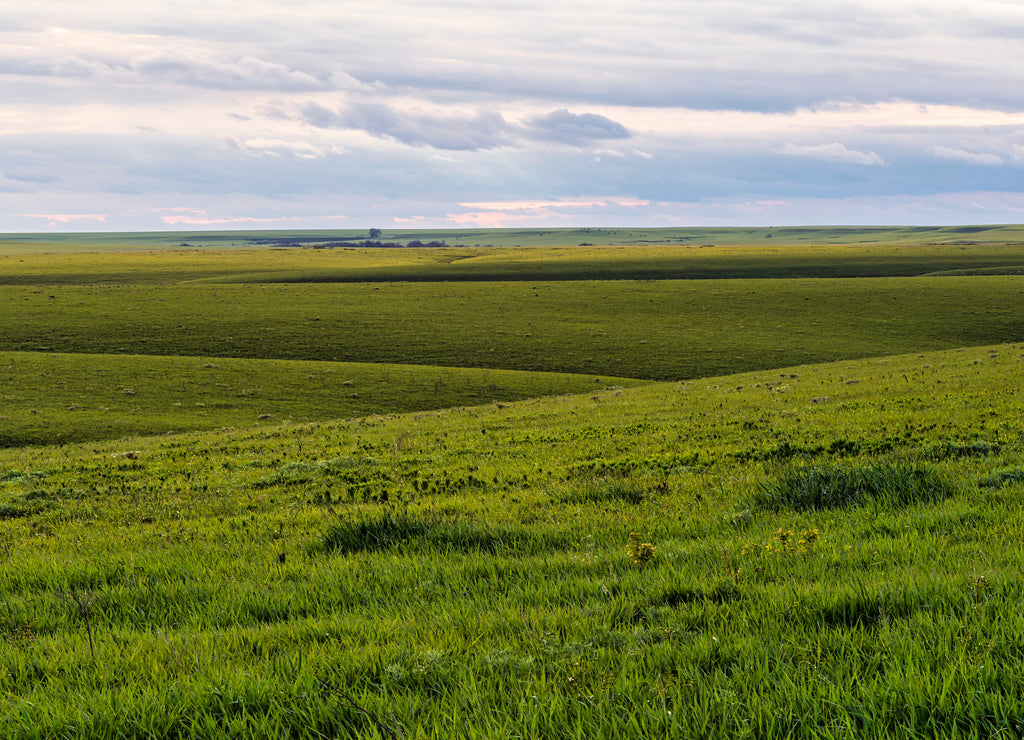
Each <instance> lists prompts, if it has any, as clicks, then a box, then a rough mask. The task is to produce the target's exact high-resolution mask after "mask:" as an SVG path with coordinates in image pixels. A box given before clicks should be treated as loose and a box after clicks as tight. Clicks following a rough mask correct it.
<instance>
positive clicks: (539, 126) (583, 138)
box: [271, 102, 630, 151]
mask: <svg viewBox="0 0 1024 740" xmlns="http://www.w3.org/2000/svg"><path fill="white" fill-rule="evenodd" d="M271 112H272V113H273V111H271ZM300 116H301V120H302V121H303V122H304V123H306V124H308V125H310V126H314V127H316V128H335V129H354V130H358V131H365V132H366V133H369V134H371V135H373V136H380V137H385V138H388V139H392V140H394V141H399V142H401V143H403V144H408V145H410V146H429V147H432V148H434V149H446V150H453V151H477V150H481V149H495V148H498V147H503V146H512V145H514V144H516V143H517V142H520V141H530V140H532V141H539V142H552V143H559V144H573V145H583V144H587V143H589V142H592V141H594V140H600V139H625V138H629V136H630V133H629V131H627V130H626V128H625V127H624V126H623V125H622V124H620V123H617V122H615V121H613V120H611V119H610V118H607V117H605V116H601V115H597V114H596V113H580V114H577V113H570V112H569V111H568V110H565V109H560V110H556V111H552V112H550V113H546V114H544V115H539V116H532V117H530V118H528V119H527V120H526V121H525V122H524V123H514V122H509V121H507V120H506V119H505V117H504V116H502V114H501V113H498V112H496V111H477V112H476V113H474V114H459V113H453V114H449V115H435V114H425V113H416V112H406V111H402V110H399V109H397V108H396V107H394V106H390V105H387V104H384V103H371V102H359V103H353V104H350V105H348V106H346V107H345V108H343V109H341V110H332V109H330V108H326V107H324V106H323V105H320V104H319V103H307V104H306V105H304V106H303V107H302V109H301V114H300Z"/></svg>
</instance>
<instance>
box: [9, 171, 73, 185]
mask: <svg viewBox="0 0 1024 740" xmlns="http://www.w3.org/2000/svg"><path fill="white" fill-rule="evenodd" d="M3 176H4V177H6V178H7V179H8V180H14V181H15V182H27V183H40V184H47V183H54V182H60V178H59V177H57V176H56V175H52V174H49V173H39V172H4V173H3Z"/></svg>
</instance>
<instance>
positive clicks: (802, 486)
mask: <svg viewBox="0 0 1024 740" xmlns="http://www.w3.org/2000/svg"><path fill="white" fill-rule="evenodd" d="M955 492H956V489H955V487H954V486H953V484H952V483H950V482H949V481H948V480H946V479H945V478H944V477H943V476H942V475H940V474H939V473H938V472H937V471H936V470H935V469H934V468H930V467H925V466H923V465H913V464H907V463H890V462H877V463H866V464H865V463H858V464H828V465H813V466H806V467H802V466H797V467H791V468H787V469H786V470H784V471H783V472H782V473H781V474H780V475H779V476H778V477H777V478H776V479H775V480H774V481H772V482H770V483H763V484H761V486H760V490H759V491H758V492H757V493H756V494H755V496H754V505H755V506H757V507H758V508H761V509H770V510H782V509H791V510H796V511H802V510H806V509H838V508H843V507H847V506H859V505H861V504H866V503H877V504H880V505H882V506H907V505H913V504H929V503H935V502H938V501H942V500H943V499H946V498H949V497H950V496H952V495H953V494H954V493H955Z"/></svg>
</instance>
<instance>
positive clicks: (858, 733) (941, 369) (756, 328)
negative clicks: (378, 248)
mask: <svg viewBox="0 0 1024 740" xmlns="http://www.w3.org/2000/svg"><path fill="white" fill-rule="evenodd" d="M971 228H974V227H971ZM595 231H597V230H595ZM905 231H906V233H905V234H904V236H905V237H906V238H907V239H910V238H911V237H913V238H914V239H920V240H921V241H922V244H921V246H920V251H919V252H916V253H914V254H911V253H912V252H913V251H914V250H908V248H907V245H905V244H904V245H901V244H897V243H895V240H894V239H893V233H894V232H893V231H892V230H890V231H887V232H885V233H874V232H869V231H861V232H860V233H859V238H863V239H868V238H874V237H876V236H877V237H879V238H883V237H884V238H885V239H888V240H889V241H888V243H887V244H874V245H870V244H869V245H865V246H863V247H855V246H843V245H837V246H831V247H830V246H827V245H825V244H824V243H823V242H820V241H819V244H816V245H806V244H804V243H803V242H798V241H796V240H797V239H802V238H803V237H805V236H808V234H809V233H810V232H803V231H800V232H793V233H791V234H789V235H788V237H786V238H789V239H792V240H793V242H792V243H791V244H790V245H788V246H787V247H783V248H778V246H779V244H781V243H782V239H783V238H784V235H783V234H781V233H780V232H781V230H773V232H774V237H773V241H772V251H766V250H759V249H753V248H751V247H743V246H737V247H716V248H707V249H701V250H697V249H693V250H690V249H689V248H683V249H684V250H685V252H686V254H690V253H691V252H692V253H694V254H697V253H702V254H703V255H704V256H701V257H700V259H701V260H704V261H705V262H704V264H705V266H706V268H707V269H708V270H710V271H716V272H717V273H719V278H717V279H705V278H706V276H700V275H692V276H691V279H685V278H682V277H680V275H679V273H678V272H672V271H675V270H681V269H683V268H684V267H685V268H686V269H691V268H692V266H693V264H695V263H690V262H687V260H689V259H690V257H688V256H687V257H685V258H683V257H680V260H679V264H678V265H671V264H669V265H668V266H666V267H665V268H664V269H666V270H668V272H666V273H665V274H669V273H672V274H673V277H672V279H657V280H655V279H644V280H635V279H630V278H629V277H628V275H629V274H630V270H635V269H641V268H642V269H645V270H649V269H654V268H657V267H658V265H661V264H662V263H663V262H665V263H671V258H672V257H673V255H675V254H676V252H677V250H678V249H680V248H673V249H667V248H664V247H636V248H635V249H634V250H618V249H605V250H600V249H590V248H581V249H580V251H573V250H565V249H546V248H541V247H536V248H529V249H526V248H524V249H521V250H513V249H505V248H500V249H499V248H495V249H493V250H483V249H481V250H480V253H479V254H474V255H473V256H471V257H467V258H459V259H458V260H452V261H451V262H447V263H446V262H444V259H446V258H447V257H450V256H458V255H459V254H461V252H459V251H458V250H437V251H436V252H433V253H430V252H429V250H423V251H421V252H409V253H406V254H403V253H402V252H403V251H404V250H385V251H382V252H374V251H367V250H347V249H346V250H301V249H276V250H259V249H251V250H248V251H246V250H238V251H234V252H231V251H223V250H216V251H209V252H195V253H187V252H181V251H175V250H165V251H153V252H151V253H150V252H124V253H115V252H113V251H111V252H96V253H86V252H83V253H81V254H73V253H70V252H69V253H67V254H52V255H33V254H27V253H26V254H22V255H20V256H8V257H6V258H4V259H0V316H2V317H3V318H2V319H0V399H2V404H3V405H2V406H0V441H2V442H3V444H0V736H2V737H10V738H51V737H68V738H73V737H89V738H123V737H167V738H207V737H210V738H220V737H223V738H228V737H231V738H235V737H249V738H272V737H273V738H278V737H293V738H333V737H352V738H357V737H358V738H364V737H365V738H388V739H391V738H400V737H401V738H417V737H438V738H552V737H559V738H561V737H566V738H595V737H609V738H612V737H621V738H635V737H719V738H744V737H746V738H776V737H780V738H782V737H791V738H848V737H873V738H874V737H877V738H883V737H885V738H905V737H1016V736H1019V734H1020V732H1021V730H1020V728H1021V727H1024V657H1022V656H1024V653H1022V646H1024V613H1022V612H1021V609H1020V603H1021V599H1022V597H1024V575H1022V574H1024V510H1022V501H1024V497H1022V494H1024V424H1022V418H1024V399H1022V396H1021V394H1020V390H1019V389H1020V384H1021V379H1022V378H1024V374H1022V367H1024V365H1022V363H1024V300H1022V299H1024V277H1022V276H1019V275H1015V274H1013V269H1012V266H1013V264H1014V260H1016V259H1017V257H1016V255H1017V254H1018V253H1019V252H1018V251H1017V250H1018V249H1019V246H1013V245H1009V244H1008V245H1005V246H998V247H997V246H993V245H991V244H989V245H984V244H981V245H955V246H952V247H951V246H949V245H946V246H941V247H940V246H936V245H935V244H937V243H938V242H939V241H940V238H941V239H951V240H953V239H954V238H955V237H957V236H959V238H960V239H961V240H962V239H968V238H975V237H977V240H979V241H983V240H984V238H985V233H984V232H972V234H971V235H967V234H966V232H957V231H955V230H954V229H952V228H950V229H943V230H939V232H938V233H934V232H933V233H931V235H930V237H929V238H930V239H931V240H932V242H934V243H935V244H933V245H932V246H928V245H927V244H924V243H923V242H924V239H925V236H927V235H926V234H924V232H912V231H910V230H905ZM761 233H762V236H761V238H762V239H763V238H764V237H763V234H764V233H765V232H764V231H762V232H761ZM998 233H999V234H1000V235H1001V237H1002V238H1003V239H1004V240H1005V241H1006V242H1010V241H1012V240H1011V239H1010V238H1009V237H1008V236H1007V235H1008V234H1012V233H1014V230H1013V229H1010V228H1001V229H1000V230H999V232H998ZM730 234H731V236H732V237H733V238H737V233H736V232H730ZM814 234H816V238H817V239H819V240H821V239H822V238H823V237H824V236H828V233H827V232H825V231H823V230H815V231H814ZM851 234H852V232H850V233H847V232H845V231H843V230H838V231H836V232H835V233H834V236H835V238H836V239H840V238H844V239H845V238H847V237H849V238H852V236H851ZM52 236H53V235H48V237H52ZM227 236H228V235H225V239H226V238H227ZM233 236H234V238H235V239H236V240H237V241H239V242H242V241H244V240H245V239H246V238H248V237H244V236H243V235H239V234H235V235H233ZM480 236H481V238H482V237H483V235H480ZM563 236H566V235H563ZM73 238H77V237H69V239H73ZM136 238H137V237H135V236H132V235H129V236H125V237H123V241H116V240H115V241H111V242H108V243H106V244H107V245H108V246H111V247H119V246H124V245H125V244H127V243H128V242H132V240H133V239H136ZM153 239H156V237H153ZM182 240H184V239H182ZM581 241H582V239H581ZM68 243H74V244H79V245H80V246H81V245H82V244H85V242H73V241H71V242H68ZM132 243H135V242H132ZM594 243H595V244H596V243H597V241H596V240H595V241H594ZM150 246H152V244H151V245H150ZM171 246H173V245H171ZM555 246H560V245H557V244H556V245H555ZM961 247H965V248H964V249H961ZM776 248H778V250H777V251H776ZM915 249H916V248H915ZM958 253H962V254H960V255H959V256H958ZM346 255H347V256H346ZM605 258H606V259H605ZM788 258H792V259H788ZM342 259H344V260H350V261H351V262H352V264H350V265H348V266H346V267H345V270H346V271H347V272H346V273H345V274H346V275H348V277H347V278H345V280H344V281H338V282H336V281H337V280H338V276H339V274H340V273H339V271H338V270H339V268H338V266H337V265H335V264H332V262H334V261H337V260H342ZM695 259H696V258H695ZM21 260H24V262H22V261H21ZM793 260H796V262H799V263H800V264H801V265H802V267H801V269H804V270H809V271H810V273H809V274H808V275H803V276H800V277H794V275H793V269H794V268H793V265H794V264H795V263H796V262H794V261H793ZM417 261H419V262H417ZM463 262H465V263H466V266H465V268H464V269H465V270H466V274H464V275H463V276H462V277H459V278H455V279H448V278H445V277H444V275H445V274H448V275H450V274H451V273H450V272H448V273H446V271H450V270H451V269H454V268H453V267H451V266H452V265H459V264H460V263H463ZM1022 263H1024V262H1017V263H1016V264H1022ZM840 264H842V265H844V266H842V267H841V268H840V267H837V265H840ZM853 264H858V265H867V266H870V265H872V264H874V265H875V268H872V269H876V270H877V271H878V272H880V273H881V274H880V275H878V276H873V277H857V278H854V277H845V278H841V277H837V275H838V274H847V272H848V271H849V266H850V265H853ZM910 264H913V270H910V271H908V268H907V265H910ZM417 265H419V267H417ZM495 265H501V266H502V267H501V269H502V270H505V271H506V273H507V274H506V277H505V278H503V279H501V280H495V279H494V275H493V274H491V275H490V279H488V280H482V279H480V278H481V277H482V276H483V275H487V274H490V273H489V272H488V271H491V270H494V269H495V267H494V266H495ZM637 266H640V267H637ZM738 267H740V268H742V269H738ZM418 269H422V271H423V275H422V276H421V277H426V276H433V278H432V279H431V280H425V279H416V278H410V279H409V280H407V281H405V280H403V281H399V280H397V279H395V280H392V279H390V278H389V279H388V280H383V281H381V280H379V279H378V278H379V277H380V275H382V274H384V273H385V272H387V271H395V270H398V271H406V272H407V273H410V274H411V273H413V272H415V271H416V270H418ZM459 269H463V268H459ZM753 269H757V270H760V271H761V272H760V277H759V278H757V279H753V278H751V277H750V271H751V270H753ZM858 269H860V268H858ZM595 270H596V271H597V274H600V275H603V276H604V279H600V280H593V279H589V278H587V275H589V274H592V273H593V272H594V271H595ZM950 270H955V271H960V272H962V273H964V274H954V275H949V274H946V275H932V274H931V273H936V272H948V271H950ZM360 271H361V272H362V273H363V274H366V275H374V274H375V275H377V277H371V278H368V281H366V282H360V281H358V280H355V278H354V277H353V276H357V275H358V273H360ZM964 271H966V272H964ZM991 272H995V273H999V274H994V275H993V274H988V273H991ZM546 273H547V274H548V276H549V279H546V280H539V279H537V280H535V279H533V278H529V279H524V275H527V274H546ZM551 273H554V274H551ZM725 273H728V274H730V275H733V277H732V279H721V278H722V274H725ZM974 273H980V274H974ZM389 274H391V273H389ZM513 274H514V275H515V276H512V275H513ZM261 275H262V276H263V277H262V278H261V277H259V276H261ZM268 275H269V276H270V277H269V278H268ZM275 275H276V277H274V276H275ZM474 275H475V277H474ZM289 276H290V277H289ZM296 276H301V277H302V279H301V280H295V281H293V279H294V278H296ZM321 278H323V280H321ZM692 278H702V279H692ZM284 279H287V281H288V282H274V280H284ZM265 280H266V282H265ZM225 281H226V282H225ZM565 373H574V374H565ZM623 378H632V379H633V380H623ZM652 381H661V382H652Z"/></svg>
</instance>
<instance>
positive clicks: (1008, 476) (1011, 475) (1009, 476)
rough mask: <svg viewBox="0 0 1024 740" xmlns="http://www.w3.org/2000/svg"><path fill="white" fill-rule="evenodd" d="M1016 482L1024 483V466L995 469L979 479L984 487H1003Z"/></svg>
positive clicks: (979, 482) (979, 483)
mask: <svg viewBox="0 0 1024 740" xmlns="http://www.w3.org/2000/svg"><path fill="white" fill-rule="evenodd" d="M1014 483H1024V467H1021V466H1020V465H1014V466H1011V467H1008V468H999V470H993V471H992V473H991V474H989V475H986V476H985V477H984V478H982V479H981V480H980V481H978V485H980V486H983V487H984V488H1002V487H1004V486H1009V485H1013V484H1014Z"/></svg>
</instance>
